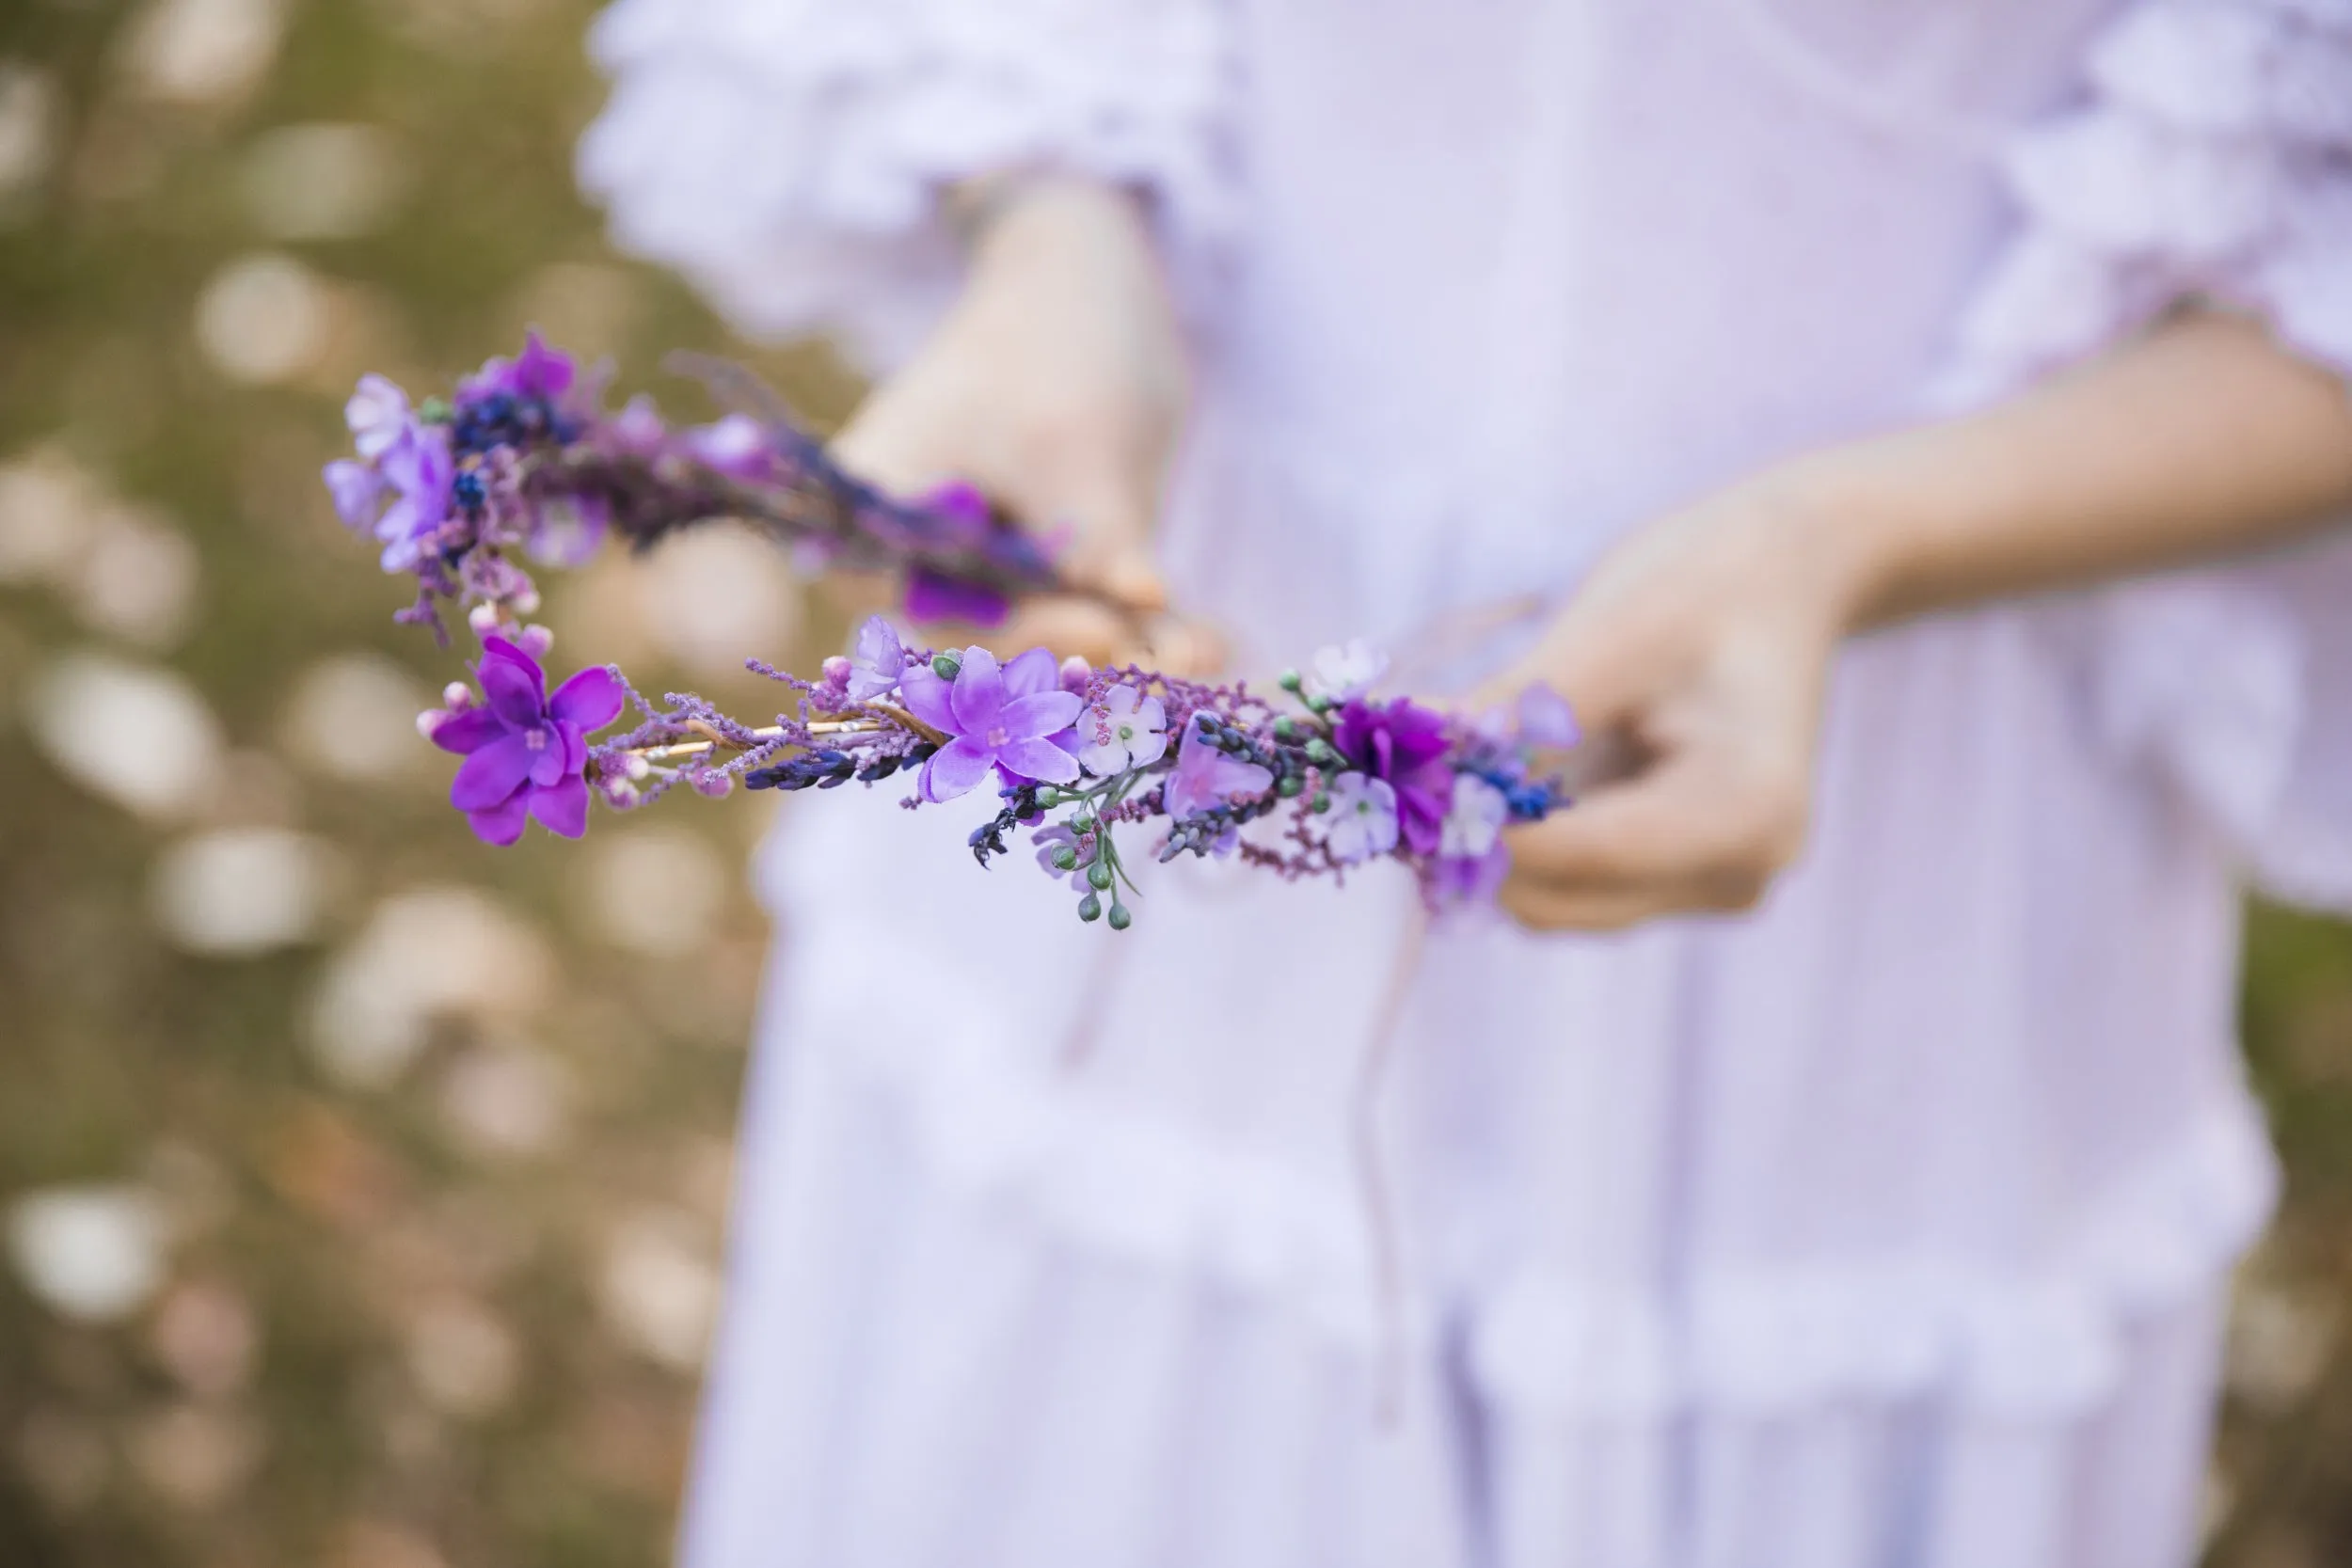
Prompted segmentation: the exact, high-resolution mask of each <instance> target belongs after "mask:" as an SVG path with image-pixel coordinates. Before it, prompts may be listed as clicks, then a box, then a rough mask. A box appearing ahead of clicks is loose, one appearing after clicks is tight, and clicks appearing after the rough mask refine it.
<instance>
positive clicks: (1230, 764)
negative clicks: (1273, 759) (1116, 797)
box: [1160, 728, 1274, 821]
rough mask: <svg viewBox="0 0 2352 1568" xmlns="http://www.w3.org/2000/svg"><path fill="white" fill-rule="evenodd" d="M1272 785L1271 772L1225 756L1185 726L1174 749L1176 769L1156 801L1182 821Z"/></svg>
mask: <svg viewBox="0 0 2352 1568" xmlns="http://www.w3.org/2000/svg"><path fill="white" fill-rule="evenodd" d="M1273 787H1274V775H1273V774H1272V773H1271V772H1269V771H1267V770H1266V769H1265V768H1263V767H1261V766H1260V765H1259V764H1257V763H1254V762H1242V761H1239V760H1237V759H1236V758H1233V757H1230V756H1227V755H1226V754H1225V753H1224V752H1220V751H1218V750H1217V749H1216V746H1214V745H1212V744H1211V743H1210V742H1208V741H1206V740H1203V739H1202V738H1201V737H1200V731H1199V730H1197V729H1192V728H1187V729H1186V730H1185V731H1184V744H1183V745H1182V746H1181V747H1180V748H1178V750H1177V752H1176V771H1175V772H1173V773H1171V774H1169V775H1168V783H1167V784H1166V785H1164V786H1163V787H1162V789H1161V791H1160V805H1161V809H1163V810H1164V811H1166V812H1167V813H1168V816H1171V817H1174V818H1175V819H1176V820H1178V821H1182V820H1184V818H1185V817H1187V816H1199V815H1200V813H1202V812H1204V811H1215V810H1216V808H1217V807H1219V806H1221V805H1224V804H1225V803H1226V802H1227V801H1229V800H1233V799H1234V798H1236V797H1237V796H1243V795H1263V794H1264V793H1265V792H1266V791H1267V790H1269V789H1272V788H1273Z"/></svg>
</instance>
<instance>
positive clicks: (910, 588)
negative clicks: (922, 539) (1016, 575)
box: [906, 479, 1012, 626]
mask: <svg viewBox="0 0 2352 1568" xmlns="http://www.w3.org/2000/svg"><path fill="white" fill-rule="evenodd" d="M914 504H915V505H916V506H917V507H919V508H921V509H922V510H923V511H925V512H927V513H929V514H930V515H931V516H932V517H934V518H935V519H937V520H938V521H940V522H942V523H944V524H946V533H947V536H948V538H949V539H950V540H951V541H953V542H954V543H957V544H960V545H963V546H967V547H977V546H979V545H981V544H982V543H983V542H985V541H986V540H987V538H988V535H989V532H990V530H991V529H992V528H993V526H994V524H993V516H994V509H993V507H991V506H990V504H989V499H988V497H987V496H986V495H985V494H983V493H982V492H981V490H980V489H979V487H978V486H977V485H975V484H973V483H970V482H969V481H967V480H961V479H951V480H949V481H947V482H946V483H945V484H941V485H937V486H935V487H934V488H932V489H930V490H929V491H926V492H925V493H924V494H923V496H922V497H921V498H920V499H917V500H916V501H915V503H914ZM1011 608H1012V605H1011V602H1010V601H1009V600H1008V599H1007V598H1006V597H1005V595H1004V594H1000V593H998V592H997V591H996V590H995V589H993V588H985V587H982V586H980V585H979V584H977V583H973V582H966V581H964V580H963V579H962V578H955V577H950V576H948V575H947V574H946V573H945V572H941V571H937V570H935V569H933V568H931V567H929V566H916V567H914V569H913V570H911V571H909V572H908V573H907V599H906V610H907V613H908V614H909V615H911V616H913V617H914V619H915V620H917V621H962V622H964V623H966V624H968V625H970V626H1003V625H1004V624H1005V616H1006V615H1007V613H1008V612H1009V611H1010V610H1011Z"/></svg>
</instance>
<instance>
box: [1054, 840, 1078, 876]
mask: <svg viewBox="0 0 2352 1568" xmlns="http://www.w3.org/2000/svg"><path fill="white" fill-rule="evenodd" d="M1054 869H1055V870H1057V871H1075V870H1077V869H1078V851H1077V850H1075V849H1073V848H1072V847H1070V846H1069V845H1067V844H1065V845H1063V846H1062V847H1060V848H1058V849H1057V850H1055V851H1054Z"/></svg>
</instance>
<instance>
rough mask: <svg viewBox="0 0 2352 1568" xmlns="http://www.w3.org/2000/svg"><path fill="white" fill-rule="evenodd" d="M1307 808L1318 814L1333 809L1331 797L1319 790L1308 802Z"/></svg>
mask: <svg viewBox="0 0 2352 1568" xmlns="http://www.w3.org/2000/svg"><path fill="white" fill-rule="evenodd" d="M1307 809H1308V810H1309V811H1311V812H1315V813H1317V814H1320V813H1323V812H1327V811H1329V810H1330V809H1331V797H1329V796H1328V795H1325V794H1322V793H1321V792H1319V791H1318V792H1317V794H1316V795H1315V798H1314V799H1313V800H1311V801H1310V802H1309V803H1308V806H1307Z"/></svg>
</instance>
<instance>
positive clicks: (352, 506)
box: [325, 457, 384, 530]
mask: <svg viewBox="0 0 2352 1568" xmlns="http://www.w3.org/2000/svg"><path fill="white" fill-rule="evenodd" d="M325 478H326V493H327V494H328V495H329V496H332V497H333V498H334V500H335V515H337V516H338V517H341V518H342V520H343V526H344V527H345V528H354V529H362V530H364V529H367V528H370V527H372V526H373V524H374V522H375V512H376V508H377V507H379V506H381V505H382V504H383V501H384V476H383V475H382V474H379V473H377V472H376V471H375V470H374V469H373V467H369V466H368V465H367V464H365V463H355V462H353V461H352V460H351V459H350V458H348V457H339V458H337V459H336V460H335V461H334V462H332V463H329V464H328V465H327V466H326V475H325Z"/></svg>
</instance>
